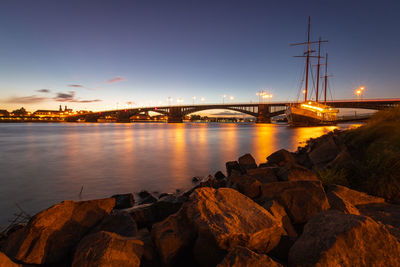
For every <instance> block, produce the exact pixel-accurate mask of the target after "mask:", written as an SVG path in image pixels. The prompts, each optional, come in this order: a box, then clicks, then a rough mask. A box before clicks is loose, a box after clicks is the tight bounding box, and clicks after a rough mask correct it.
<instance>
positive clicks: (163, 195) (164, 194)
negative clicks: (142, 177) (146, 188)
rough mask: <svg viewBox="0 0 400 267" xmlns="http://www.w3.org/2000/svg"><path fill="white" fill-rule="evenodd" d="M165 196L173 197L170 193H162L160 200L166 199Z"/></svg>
mask: <svg viewBox="0 0 400 267" xmlns="http://www.w3.org/2000/svg"><path fill="white" fill-rule="evenodd" d="M165 196H173V194H170V193H161V194H160V195H159V196H158V199H160V198H162V197H165Z"/></svg>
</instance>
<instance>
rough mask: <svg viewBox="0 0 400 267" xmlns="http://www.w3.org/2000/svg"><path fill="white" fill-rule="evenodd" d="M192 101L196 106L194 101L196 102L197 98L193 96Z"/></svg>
mask: <svg viewBox="0 0 400 267" xmlns="http://www.w3.org/2000/svg"><path fill="white" fill-rule="evenodd" d="M192 100H193V105H194V101H195V100H196V97H195V96H192Z"/></svg>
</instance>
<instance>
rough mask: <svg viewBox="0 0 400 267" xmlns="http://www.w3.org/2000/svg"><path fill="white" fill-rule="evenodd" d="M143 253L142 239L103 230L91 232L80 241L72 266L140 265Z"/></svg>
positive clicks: (117, 266) (116, 266)
mask: <svg viewBox="0 0 400 267" xmlns="http://www.w3.org/2000/svg"><path fill="white" fill-rule="evenodd" d="M142 254H143V242H142V241H140V240H136V239H133V238H128V237H122V236H120V235H118V234H115V233H109V232H104V231H101V232H98V233H95V234H90V235H88V236H86V237H85V238H83V239H82V240H81V242H79V244H78V246H77V248H76V250H75V254H74V260H73V263H72V266H73V267H80V266H82V267H91V266H93V267H95V266H96V267H98V266H99V267H100V266H104V267H106V266H107V267H108V266H111V267H112V266H115V267H121V266H137V267H138V266H140V258H141V257H142Z"/></svg>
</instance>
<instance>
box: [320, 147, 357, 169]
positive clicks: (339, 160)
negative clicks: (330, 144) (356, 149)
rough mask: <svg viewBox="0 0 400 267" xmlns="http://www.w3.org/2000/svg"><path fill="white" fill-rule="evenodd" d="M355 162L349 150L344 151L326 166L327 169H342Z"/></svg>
mask: <svg viewBox="0 0 400 267" xmlns="http://www.w3.org/2000/svg"><path fill="white" fill-rule="evenodd" d="M353 160H354V159H353V157H352V156H351V155H350V153H349V151H348V150H347V149H343V150H342V151H340V152H339V154H337V156H336V157H335V158H334V159H333V160H332V161H330V162H329V163H328V164H326V165H325V168H340V167H343V166H345V165H347V164H349V163H350V162H352V161H353Z"/></svg>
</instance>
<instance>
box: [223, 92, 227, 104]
mask: <svg viewBox="0 0 400 267" xmlns="http://www.w3.org/2000/svg"><path fill="white" fill-rule="evenodd" d="M225 98H226V94H223V95H222V104H225Z"/></svg>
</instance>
